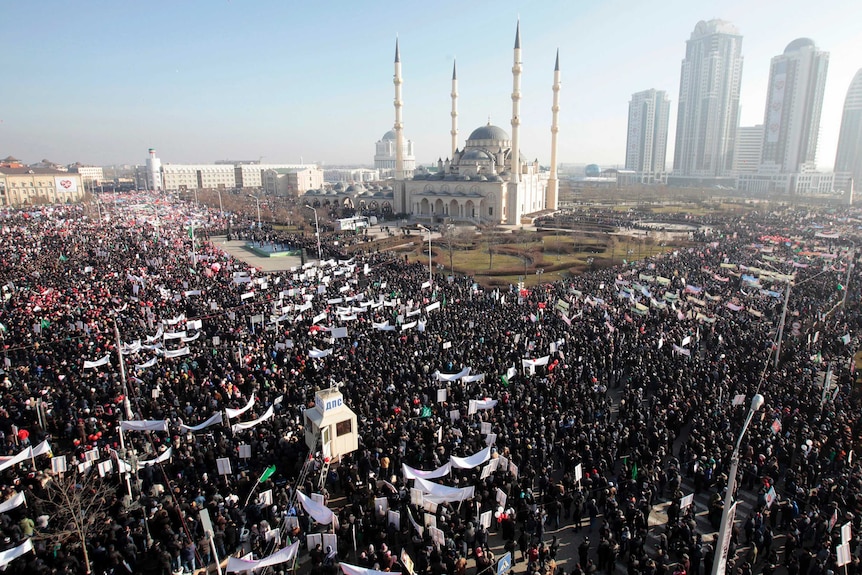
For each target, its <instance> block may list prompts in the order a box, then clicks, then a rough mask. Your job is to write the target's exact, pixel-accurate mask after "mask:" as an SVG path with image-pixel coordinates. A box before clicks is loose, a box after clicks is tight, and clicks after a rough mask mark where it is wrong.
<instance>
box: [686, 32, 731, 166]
mask: <svg viewBox="0 0 862 575" xmlns="http://www.w3.org/2000/svg"><path fill="white" fill-rule="evenodd" d="M741 79H742V36H741V35H740V34H739V30H737V28H736V27H735V26H734V25H733V24H730V23H729V22H725V21H723V20H710V21H709V22H704V21H702V20H701V21H700V22H698V23H697V26H695V28H694V32H692V34H691V38H689V40H688V41H687V42H686V48H685V59H684V60H683V61H682V70H681V74H680V83H679V108H678V113H677V126H676V147H675V152H674V159H673V171H674V179H675V180H677V182H678V183H691V182H695V181H698V180H703V179H715V178H728V177H730V176H731V174H732V172H733V157H734V151H733V148H734V145H735V144H736V128H737V126H738V124H739V86H740V81H741Z"/></svg>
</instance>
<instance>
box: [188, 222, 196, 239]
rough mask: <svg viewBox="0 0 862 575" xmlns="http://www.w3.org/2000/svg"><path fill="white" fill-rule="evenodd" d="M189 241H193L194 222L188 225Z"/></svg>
mask: <svg viewBox="0 0 862 575" xmlns="http://www.w3.org/2000/svg"><path fill="white" fill-rule="evenodd" d="M189 239H190V240H193V239H195V223H194V222H192V223H191V224H189Z"/></svg>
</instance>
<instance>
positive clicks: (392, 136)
mask: <svg viewBox="0 0 862 575" xmlns="http://www.w3.org/2000/svg"><path fill="white" fill-rule="evenodd" d="M380 139H381V140H394V139H395V132H394V131H393V130H389V131H388V132H386V133H385V134H383V137H382V138H380Z"/></svg>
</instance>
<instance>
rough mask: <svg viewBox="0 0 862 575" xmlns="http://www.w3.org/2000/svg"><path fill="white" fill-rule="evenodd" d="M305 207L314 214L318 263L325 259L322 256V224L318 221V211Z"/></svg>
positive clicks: (306, 205)
mask: <svg viewBox="0 0 862 575" xmlns="http://www.w3.org/2000/svg"><path fill="white" fill-rule="evenodd" d="M305 207H306V208H308V209H309V210H311V211H312V212H314V231H315V233H316V235H317V261H318V262H321V261H323V257H322V256H321V255H320V224H319V223H318V221H317V210H316V209H314V208H313V207H311V206H309V205H308V204H305Z"/></svg>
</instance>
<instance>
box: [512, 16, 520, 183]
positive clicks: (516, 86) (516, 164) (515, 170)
mask: <svg viewBox="0 0 862 575" xmlns="http://www.w3.org/2000/svg"><path fill="white" fill-rule="evenodd" d="M520 125H521V21H520V20H518V25H517V28H516V29H515V61H514V64H513V65H512V165H511V172H512V176H511V181H512V182H514V183H518V182H520V181H521V159H520V158H519V157H518V156H519V151H520V148H519V145H520V142H519V141H518V139H519V138H518V136H519V132H520V130H519V126H520Z"/></svg>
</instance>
